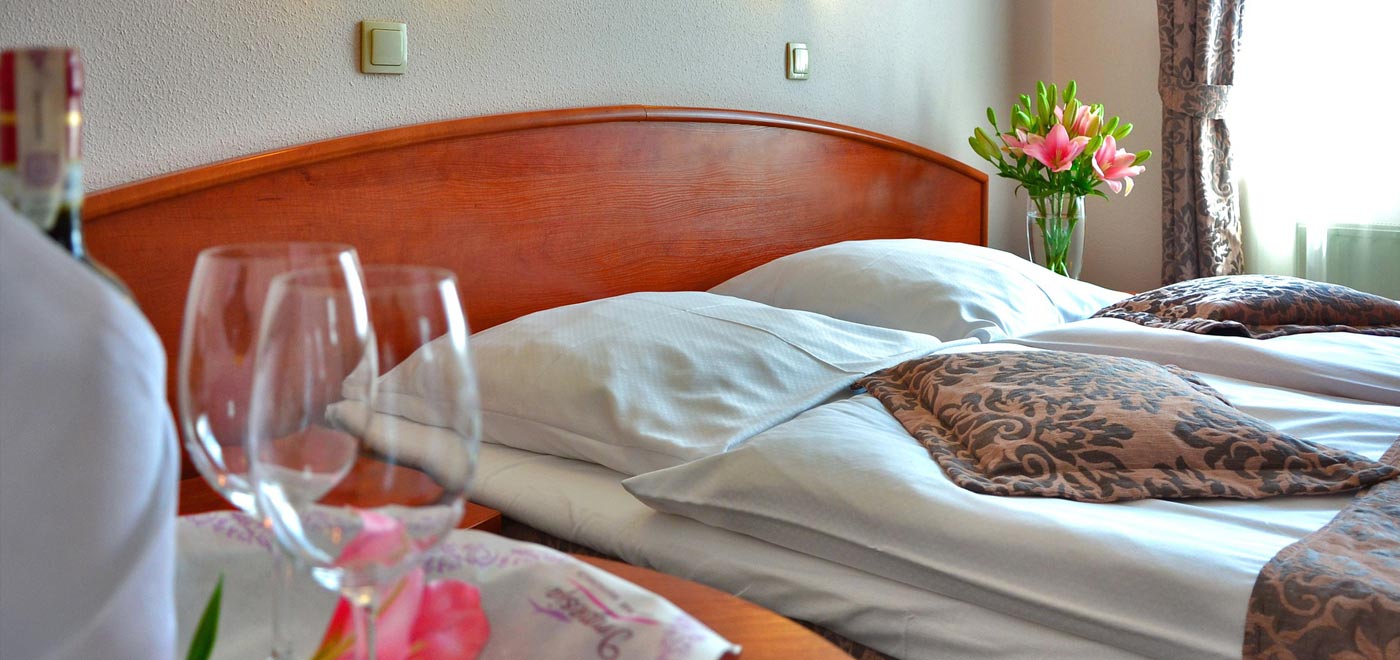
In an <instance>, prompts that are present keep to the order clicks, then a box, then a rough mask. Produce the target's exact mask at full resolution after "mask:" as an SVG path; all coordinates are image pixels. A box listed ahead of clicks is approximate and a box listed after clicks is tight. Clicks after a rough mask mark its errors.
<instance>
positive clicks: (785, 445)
mask: <svg viewBox="0 0 1400 660" xmlns="http://www.w3.org/2000/svg"><path fill="white" fill-rule="evenodd" d="M1066 334H1069V333H1066ZM1271 341H1272V340H1271ZM1210 346H1211V345H1210V344H1209V343H1207V344H1203V345H1202V346H1200V347H1199V349H1200V350H1202V351H1206V352H1207V354H1204V355H1201V356H1200V358H1201V359H1203V360H1208V359H1210V357H1211V354H1209V353H1208V351H1209V349H1210ZM1217 347H1218V348H1220V350H1222V351H1224V352H1225V353H1228V352H1229V351H1231V350H1233V349H1232V347H1231V346H1230V345H1229V344H1223V345H1217ZM981 348H983V349H996V350H1026V349H1024V348H1020V347H1013V346H986V347H981ZM1259 373H1261V374H1268V373H1272V371H1271V369H1270V368H1269V367H1268V366H1265V365H1261V366H1260V371H1259ZM1246 375H1247V374H1246ZM1322 378H1324V379H1325V376H1324V377H1322ZM1204 379H1205V380H1206V381H1207V382H1209V383H1210V384H1211V385H1212V386H1214V387H1216V388H1217V389H1219V390H1220V391H1221V392H1222V393H1223V394H1224V395H1225V396H1226V397H1227V398H1228V399H1229V400H1230V401H1231V402H1232V403H1233V404H1234V405H1236V407H1238V408H1240V409H1241V410H1243V411H1244V412H1246V413H1249V414H1252V415H1255V416H1257V417H1259V418H1261V419H1264V420H1266V421H1268V422H1270V423H1272V424H1273V425H1274V426H1276V427H1278V428H1279V429H1280V430H1283V431H1285V432H1288V433H1291V434H1294V435H1296V436H1299V437H1303V438H1306V439H1309V440H1315V441H1318V442H1321V443H1324V444H1328V445H1332V446H1336V447H1340V448H1343V449H1348V450H1352V451H1356V452H1358V453H1360V454H1363V455H1366V456H1368V457H1370V458H1373V459H1374V458H1378V457H1379V456H1380V455H1381V454H1382V453H1383V452H1384V451H1385V450H1386V449H1387V448H1388V447H1389V446H1390V445H1391V443H1392V442H1394V441H1395V439H1396V435H1397V429H1400V408H1396V407H1389V406H1382V405H1379V404H1374V403H1367V402H1361V401H1355V400H1350V399H1341V398H1335V397H1324V396H1321V395H1315V394H1308V393H1304V392H1298V391H1292V390H1285V389H1276V388H1271V387H1266V386H1262V385H1259V384H1257V383H1250V382H1247V381H1242V380H1234V379H1228V378H1220V377H1215V376H1204ZM624 485H625V486H626V487H627V488H628V490H629V491H631V492H632V493H633V494H634V495H637V496H638V497H639V498H641V499H642V500H644V501H646V502H647V503H648V504H650V505H652V506H653V507H656V508H658V509H659V510H662V511H667V512H671V513H676V514H679V515H685V516H688V517H691V518H693V519H696V520H699V521H701V522H705V523H708V524H712V525H716V526H719V527H723V528H726V529H730V530H733V531H737V532H741V533H744V534H749V535H753V536H756V537H758V538H761V539H764V540H767V541H770V542H773V543H776V544H778V545H783V546H786V547H790V548H793V549H796V550H799V551H802V552H805V553H809V554H812V555H815V556H818V557H823V558H826V559H830V560H832V561H835V562H839V563H842V564H846V565H849V566H852V567H855V568H859V569H863V570H866V571H869V572H871V573H875V574H877V575H881V576H884V577H886V578H889V579H892V580H896V581H900V582H903V583H905V584H909V585H913V586H916V587H921V588H924V589H928V590H930V591H934V592H937V593H941V594H945V595H948V596H951V597H954V598H958V599H961V600H965V601H967V602H969V603H973V604H977V605H980V606H983V607H986V608H988V609H992V610H996V611H1000V612H1005V613H1007V614H1011V615H1014V616H1019V617H1023V618H1025V619H1028V620H1031V621H1036V622H1039V623H1041V624H1044V625H1047V626H1050V627H1053V628H1056V629H1059V630H1065V631H1069V632H1071V633H1075V634H1078V635H1082V636H1085V637H1088V638H1090V639H1095V640H1098V641H1101V642H1103V643H1105V644H1110V645H1114V646H1118V647H1120V648H1123V649H1127V650H1129V651H1131V652H1134V653H1140V654H1143V655H1147V656H1152V657H1192V658H1206V657H1221V658H1225V657H1236V658H1237V657H1239V654H1240V648H1241V647H1240V644H1241V641H1240V640H1241V634H1242V631H1243V629H1244V627H1243V624H1244V616H1245V613H1246V609H1247V603H1248V597H1249V594H1250V591H1251V590H1252V587H1253V584H1254V580H1255V577H1256V576H1257V574H1258V572H1259V570H1260V568H1261V567H1262V566H1263V565H1264V564H1265V563H1266V562H1267V561H1268V560H1269V559H1270V558H1271V557H1273V555H1274V554H1276V553H1277V552H1278V550H1280V549H1281V548H1283V547H1284V546H1286V545H1288V544H1290V543H1292V542H1294V541H1296V540H1297V539H1299V538H1301V537H1303V536H1305V535H1306V534H1308V533H1310V532H1312V531H1314V530H1316V529H1317V528H1319V527H1321V526H1322V525H1323V524H1325V523H1326V522H1327V521H1328V520H1330V519H1331V518H1332V516H1333V515H1334V514H1335V513H1336V512H1337V511H1338V510H1340V509H1341V508H1342V507H1343V506H1345V505H1346V503H1347V502H1348V501H1350V496H1346V495H1342V496H1328V497H1292V498H1275V499H1268V500H1260V501H1244V502H1241V501H1226V500H1199V501H1165V500H1145V501H1138V502H1130V503H1122V504H1087V503H1080V502H1071V501H1068V500H1061V499H1054V498H1030V497H1026V498H1016V497H992V496H983V495H977V494H975V493H972V492H969V491H966V490H963V489H960V488H958V487H956V486H954V485H953V484H952V483H951V482H950V481H948V479H947V478H946V476H944V474H943V472H942V471H941V470H940V469H939V468H938V466H937V465H936V464H935V463H934V462H933V461H932V460H931V459H930V458H929V456H928V454H927V451H926V450H924V449H923V447H921V446H920V445H919V444H918V443H917V441H915V440H914V439H913V438H911V437H910V436H909V435H908V433H906V432H905V431H904V429H903V428H902V427H901V426H900V424H899V423H898V422H897V421H896V420H895V419H894V418H893V417H892V416H891V415H889V414H888V413H887V412H886V411H885V410H884V409H883V407H882V406H881V405H880V403H879V402H878V401H876V400H875V399H874V398H873V397H870V396H869V395H861V396H858V397H855V398H852V399H848V400H845V401H840V402H835V403H831V404H827V405H825V406H821V407H819V408H817V409H814V410H812V411H810V412H808V413H805V414H804V415H802V416H800V417H798V418H797V419H795V420H793V421H791V422H788V423H786V424H783V425H781V426H778V427H775V428H773V429H771V430H769V431H767V432H765V433H762V434H759V435H757V436H755V437H754V438H752V439H751V440H749V441H748V442H747V443H745V444H744V445H743V446H741V447H739V448H737V449H735V450H733V451H731V452H728V453H726V454H722V455H718V456H714V457H710V458H707V459H702V460H699V461H695V462H692V463H689V464H686V465H683V466H679V467H675V468H671V469H668V470H662V471H658V472H654V473H650V474H646V475H641V476H637V477H633V478H631V479H628V480H627V481H625V482H624Z"/></svg>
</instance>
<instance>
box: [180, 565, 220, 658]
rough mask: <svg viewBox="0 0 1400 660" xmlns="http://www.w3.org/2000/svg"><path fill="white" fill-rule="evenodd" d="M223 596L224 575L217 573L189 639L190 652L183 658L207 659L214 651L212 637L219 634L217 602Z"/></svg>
mask: <svg viewBox="0 0 1400 660" xmlns="http://www.w3.org/2000/svg"><path fill="white" fill-rule="evenodd" d="M223 596H224V575H223V573H220V574H219V581H218V583H216V584H215V585H214V593H212V594H209V602H208V603H207V604H205V606H204V614H202V615H200V617H199V626H198V627H196V628H195V630H194V637H193V638H191V639H190V652H189V653H187V654H185V660H209V656H210V655H212V654H213V653H214V638H215V637H217V636H218V634H219V603H220V601H222V600H223Z"/></svg>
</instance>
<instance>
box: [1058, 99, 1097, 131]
mask: <svg viewBox="0 0 1400 660" xmlns="http://www.w3.org/2000/svg"><path fill="white" fill-rule="evenodd" d="M1098 119H1099V118H1098V116H1097V115H1095V114H1094V111H1093V109H1092V108H1090V107H1089V106H1087V105H1081V106H1079V109H1078V110H1075V111H1074V118H1073V119H1072V120H1070V121H1065V119H1064V109H1063V108H1060V107H1058V106H1057V107H1056V108H1055V120H1056V121H1057V122H1059V123H1061V124H1064V126H1065V128H1067V129H1069V134H1070V135H1074V136H1080V135H1084V136H1089V135H1093V134H1094V133H1095V132H1097V131H1098Z"/></svg>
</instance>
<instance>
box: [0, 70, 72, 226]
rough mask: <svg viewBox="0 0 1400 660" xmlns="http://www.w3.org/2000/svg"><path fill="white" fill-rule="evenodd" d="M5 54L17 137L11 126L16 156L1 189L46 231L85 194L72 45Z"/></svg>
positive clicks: (18, 210)
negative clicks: (69, 204)
mask: <svg viewBox="0 0 1400 660" xmlns="http://www.w3.org/2000/svg"><path fill="white" fill-rule="evenodd" d="M6 55H7V58H6V59H7V60H10V61H7V62H6V63H5V64H6V67H5V68H6V69H7V71H6V73H7V74H9V75H8V76H6V77H7V78H9V79H8V80H5V81H3V83H4V84H6V85H9V86H11V91H9V92H8V93H7V94H6V96H8V97H10V98H9V99H7V100H12V102H13V107H14V132H13V137H10V136H9V135H8V131H6V133H7V135H6V137H7V138H8V139H13V140H14V144H13V145H12V148H7V149H6V151H11V152H12V153H13V158H14V159H15V162H14V169H13V170H12V171H11V172H9V173H8V175H7V177H6V178H8V179H9V180H8V181H3V182H0V192H3V193H4V194H6V196H7V197H8V198H9V200H10V203H11V205H12V206H14V208H15V211H17V212H18V213H19V214H20V215H21V216H24V217H26V218H29V219H30V221H32V222H34V223H35V224H37V225H39V227H40V228H41V229H43V230H44V231H46V232H47V231H50V230H51V229H53V226H54V223H55V221H56V220H57V218H58V211H59V208H60V207H61V206H62V205H63V203H64V202H65V201H69V202H71V200H73V199H77V200H79V203H81V202H80V200H81V199H82V168H81V165H80V164H79V161H78V159H77V149H78V145H77V144H76V140H73V139H72V136H73V135H75V134H76V133H77V131H78V130H79V129H80V128H81V124H82V112H81V110H80V107H79V106H78V104H77V103H76V100H77V98H76V95H75V94H72V93H70V92H71V91H72V89H71V88H73V87H74V85H73V83H74V77H73V76H72V75H71V74H72V72H70V69H69V61H70V56H69V55H70V51H69V50H68V49H61V48H54V49H38V48H36V49H25V50H18V51H14V52H13V53H6ZM77 84H78V85H81V80H78V82H77ZM79 89H80V87H79ZM70 100H71V101H73V102H71V103H70ZM6 105H9V103H6ZM6 119H8V117H7V118H6ZM75 186H76V187H75Z"/></svg>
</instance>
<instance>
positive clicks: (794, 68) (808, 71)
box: [787, 41, 812, 80]
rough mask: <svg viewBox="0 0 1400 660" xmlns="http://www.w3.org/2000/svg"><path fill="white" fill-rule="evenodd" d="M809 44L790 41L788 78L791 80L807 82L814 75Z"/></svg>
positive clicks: (788, 48) (788, 46)
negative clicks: (808, 48) (808, 49)
mask: <svg viewBox="0 0 1400 660" xmlns="http://www.w3.org/2000/svg"><path fill="white" fill-rule="evenodd" d="M809 57H810V56H809V53H808V52H807V44H803V43H797V42H795V41H789V42H788V45H787V77H788V79H789V80H806V79H807V78H808V77H809V76H811V75H812V67H811V60H810V59H809Z"/></svg>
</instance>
